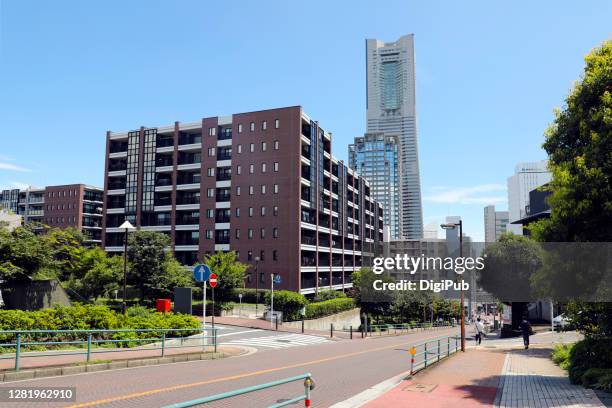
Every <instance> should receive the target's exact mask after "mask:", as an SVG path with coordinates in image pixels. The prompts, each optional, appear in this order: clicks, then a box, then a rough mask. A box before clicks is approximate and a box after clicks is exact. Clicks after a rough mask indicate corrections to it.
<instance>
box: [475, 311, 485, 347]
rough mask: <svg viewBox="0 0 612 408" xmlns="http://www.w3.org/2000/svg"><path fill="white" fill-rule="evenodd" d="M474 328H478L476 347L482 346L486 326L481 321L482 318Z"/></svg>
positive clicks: (478, 319)
mask: <svg viewBox="0 0 612 408" xmlns="http://www.w3.org/2000/svg"><path fill="white" fill-rule="evenodd" d="M474 326H476V337H475V338H476V345H480V343H482V336H484V335H485V331H484V324H482V322H481V321H480V317H479V318H477V319H476V323H474Z"/></svg>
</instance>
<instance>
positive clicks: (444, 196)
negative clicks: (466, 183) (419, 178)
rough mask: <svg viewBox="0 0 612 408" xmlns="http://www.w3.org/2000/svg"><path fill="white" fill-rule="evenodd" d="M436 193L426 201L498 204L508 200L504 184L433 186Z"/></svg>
mask: <svg viewBox="0 0 612 408" xmlns="http://www.w3.org/2000/svg"><path fill="white" fill-rule="evenodd" d="M432 190H433V191H435V193H434V194H431V195H429V196H425V201H428V202H431V203H437V204H498V203H502V202H505V201H506V195H505V194H495V193H501V192H505V191H506V186H505V185H503V184H481V185H477V186H472V187H459V188H440V187H433V188H432Z"/></svg>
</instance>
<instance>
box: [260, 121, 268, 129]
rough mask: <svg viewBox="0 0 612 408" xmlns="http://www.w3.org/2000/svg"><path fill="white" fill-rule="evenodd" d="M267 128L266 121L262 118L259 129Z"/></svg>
mask: <svg viewBox="0 0 612 408" xmlns="http://www.w3.org/2000/svg"><path fill="white" fill-rule="evenodd" d="M267 128H268V121H266V120H264V121H263V122H261V130H266V129H267Z"/></svg>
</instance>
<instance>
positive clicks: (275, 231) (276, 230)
mask: <svg viewBox="0 0 612 408" xmlns="http://www.w3.org/2000/svg"><path fill="white" fill-rule="evenodd" d="M272 237H274V238H278V228H276V227H274V228H272Z"/></svg>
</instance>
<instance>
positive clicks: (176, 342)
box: [0, 328, 218, 371]
mask: <svg viewBox="0 0 612 408" xmlns="http://www.w3.org/2000/svg"><path fill="white" fill-rule="evenodd" d="M217 331H218V329H217V328H214V329H213V328H206V329H202V328H197V329H116V330H0V339H4V338H7V337H9V338H12V340H11V342H10V343H0V353H2V354H0V360H6V359H14V360H15V371H19V368H20V363H21V359H22V358H26V357H27V358H30V357H50V356H65V355H79V354H83V355H86V356H87V357H86V361H87V362H90V361H91V357H92V355H94V354H96V353H119V352H125V351H139V350H160V351H161V356H162V357H164V356H165V353H166V350H168V349H175V348H196V347H202V348H203V349H205V348H206V347H212V348H213V350H214V351H215V352H216V351H217ZM181 332H183V333H193V332H196V334H194V335H191V336H189V335H187V336H180V335H178V334H179V333H181ZM198 332H199V335H198ZM121 333H134V334H136V333H143V334H146V333H151V336H146V335H145V337H134V336H132V337H124V336H122V335H121ZM172 334H175V336H174V337H172V336H169V335H172ZM57 335H63V336H64V337H66V340H55V341H44V340H42V339H45V338H49V337H57ZM208 339H212V341H210V342H209V340H208ZM129 343H132V344H133V343H142V344H143V346H145V347H146V348H144V347H142V346H140V348H136V347H120V346H121V345H124V346H125V345H128V344H129ZM104 344H107V345H112V344H115V345H117V346H118V347H116V348H106V347H103V345H104ZM63 346H68V347H73V348H68V349H66V348H63ZM28 347H35V348H41V347H42V348H45V347H46V348H49V349H48V350H44V351H31V352H29V351H27V350H24V349H27V348H28ZM53 347H56V348H55V349H53ZM6 348H14V349H15V350H14V353H6V352H5V351H6Z"/></svg>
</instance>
